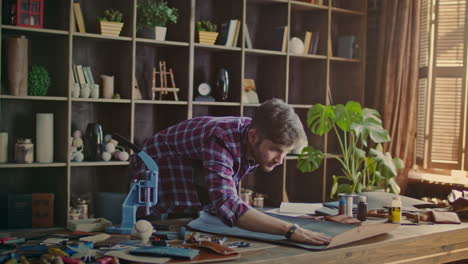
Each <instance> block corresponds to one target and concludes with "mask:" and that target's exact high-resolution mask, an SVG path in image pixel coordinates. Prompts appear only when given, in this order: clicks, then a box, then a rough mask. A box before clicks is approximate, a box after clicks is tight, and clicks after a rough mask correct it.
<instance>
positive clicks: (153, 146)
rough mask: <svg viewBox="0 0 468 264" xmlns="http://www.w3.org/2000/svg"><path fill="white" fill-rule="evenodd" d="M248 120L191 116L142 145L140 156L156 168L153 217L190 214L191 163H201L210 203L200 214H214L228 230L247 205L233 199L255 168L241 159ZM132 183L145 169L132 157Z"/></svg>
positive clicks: (196, 207) (193, 197)
mask: <svg viewBox="0 0 468 264" xmlns="http://www.w3.org/2000/svg"><path fill="white" fill-rule="evenodd" d="M250 123H251V119H250V118H248V117H207V116H205V117H196V118H193V119H190V120H185V121H182V122H180V123H178V124H176V125H174V126H172V127H169V128H167V129H165V130H163V131H161V132H159V133H157V134H156V135H155V136H154V137H152V138H150V139H149V140H147V141H146V142H145V144H144V147H143V151H145V152H146V153H148V155H150V156H151V157H152V158H153V159H154V160H155V162H156V164H157V165H158V167H159V188H158V200H159V201H158V204H157V205H156V206H155V207H153V208H152V210H153V213H156V214H157V213H194V212H198V211H200V210H201V209H203V208H202V204H201V203H200V201H199V199H198V197H197V192H196V188H195V186H194V182H193V181H194V179H193V171H192V170H193V169H192V166H193V162H194V161H201V164H202V166H203V177H204V180H205V187H207V190H208V193H209V199H210V204H209V205H207V206H205V208H204V210H207V211H211V212H215V213H216V214H217V215H218V217H220V219H221V220H223V222H224V223H226V224H227V225H229V226H233V225H235V224H236V222H237V219H238V218H239V217H240V216H241V215H243V214H244V213H245V212H246V211H247V210H249V208H250V207H249V206H248V205H247V204H246V203H245V202H243V201H242V200H241V199H240V198H239V195H238V185H239V182H240V180H241V179H242V177H244V176H245V175H247V174H250V173H251V172H252V171H253V170H254V169H255V168H256V167H257V166H258V164H253V162H252V161H249V160H247V157H246V151H247V149H246V148H247V131H248V129H249V127H250ZM132 164H133V165H134V170H135V178H140V179H141V177H142V176H143V175H144V171H145V169H146V167H145V166H144V164H143V162H142V161H141V160H140V159H139V158H137V156H136V155H134V157H133V159H132Z"/></svg>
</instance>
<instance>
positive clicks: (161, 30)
mask: <svg viewBox="0 0 468 264" xmlns="http://www.w3.org/2000/svg"><path fill="white" fill-rule="evenodd" d="M166 31H167V27H154V36H155V38H156V40H166Z"/></svg>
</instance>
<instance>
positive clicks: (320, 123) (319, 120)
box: [307, 104, 335, 136]
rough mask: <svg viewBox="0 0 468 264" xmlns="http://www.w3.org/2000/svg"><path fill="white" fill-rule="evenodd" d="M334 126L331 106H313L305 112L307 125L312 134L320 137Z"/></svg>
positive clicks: (333, 114)
mask: <svg viewBox="0 0 468 264" xmlns="http://www.w3.org/2000/svg"><path fill="white" fill-rule="evenodd" d="M334 124H335V113H334V111H333V107H332V106H331V105H327V106H324V105H322V104H315V105H313V106H312V107H311V108H310V109H309V111H308V112H307V125H308V127H309V128H310V131H311V132H312V133H314V134H317V135H320V136H322V135H323V134H325V133H327V132H328V131H330V129H331V128H332V127H333V125H334Z"/></svg>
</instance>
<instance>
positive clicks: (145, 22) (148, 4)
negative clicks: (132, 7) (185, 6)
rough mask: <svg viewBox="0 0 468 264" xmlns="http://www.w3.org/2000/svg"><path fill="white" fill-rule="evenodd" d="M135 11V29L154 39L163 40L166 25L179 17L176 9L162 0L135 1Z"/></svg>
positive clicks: (175, 21) (174, 21)
mask: <svg viewBox="0 0 468 264" xmlns="http://www.w3.org/2000/svg"><path fill="white" fill-rule="evenodd" d="M137 12H138V14H137V31H138V32H140V34H141V35H142V36H143V37H149V38H153V39H154V38H155V39H156V40H165V39H166V31H167V25H168V24H169V23H174V24H175V23H177V20H178V19H179V11H178V9H177V8H175V7H169V6H168V5H167V2H166V1H164V0H160V1H158V2H155V1H154V0H146V1H145V0H141V1H139V2H138V3H137Z"/></svg>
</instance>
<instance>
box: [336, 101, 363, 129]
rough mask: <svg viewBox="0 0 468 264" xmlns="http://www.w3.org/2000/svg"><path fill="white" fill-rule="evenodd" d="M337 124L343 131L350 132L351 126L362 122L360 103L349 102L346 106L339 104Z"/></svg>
mask: <svg viewBox="0 0 468 264" xmlns="http://www.w3.org/2000/svg"><path fill="white" fill-rule="evenodd" d="M335 116H336V124H337V125H338V127H339V128H341V130H343V131H349V130H350V128H351V125H352V124H354V123H359V122H361V120H362V108H361V105H360V104H359V103H358V102H354V101H349V102H347V103H346V105H345V106H344V105H342V104H338V105H336V107H335Z"/></svg>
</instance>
